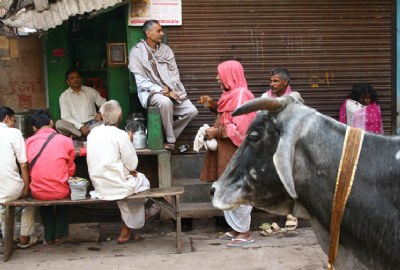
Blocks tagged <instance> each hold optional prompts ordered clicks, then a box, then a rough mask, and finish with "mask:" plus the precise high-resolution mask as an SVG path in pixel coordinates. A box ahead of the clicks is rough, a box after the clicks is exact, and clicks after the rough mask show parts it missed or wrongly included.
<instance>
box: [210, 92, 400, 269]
mask: <svg viewBox="0 0 400 270" xmlns="http://www.w3.org/2000/svg"><path fill="white" fill-rule="evenodd" d="M256 110H268V113H259V114H258V116H257V117H256V119H255V120H254V121H253V123H252V124H251V126H250V127H249V130H248V132H247V137H246V139H245V140H244V141H243V143H242V145H241V146H240V148H239V149H238V150H237V151H236V153H235V155H234V156H233V158H232V160H231V161H230V163H229V165H228V167H227V169H226V170H225V172H224V174H223V175H222V176H221V177H220V179H219V180H218V181H217V182H215V183H214V184H213V186H212V188H211V190H210V193H211V195H212V198H213V204H214V206H215V207H217V208H220V209H226V210H229V209H233V208H235V207H236V206H238V205H240V204H250V205H253V206H255V207H258V208H263V209H265V210H267V211H269V212H272V213H277V214H281V215H285V214H288V213H293V214H294V215H296V216H299V217H303V218H308V219H310V223H311V225H312V227H313V230H314V232H315V234H316V237H317V239H318V242H319V243H320V245H321V247H322V248H323V250H324V251H325V252H326V253H327V252H328V244H329V226H330V219H331V210H332V201H333V196H334V192H335V184H336V178H337V174H338V167H339V162H340V158H341V154H342V147H343V140H344V136H345V133H346V126H345V125H343V124H341V123H339V122H337V121H335V120H333V119H332V118H330V117H327V116H325V115H322V114H321V113H319V112H317V111H316V110H314V109H311V108H309V107H307V106H305V105H304V104H302V102H301V101H300V100H299V99H298V98H297V96H296V95H294V96H289V97H283V98H278V99H266V98H264V99H256V100H254V101H250V102H248V103H246V104H244V105H243V106H242V107H240V108H239V109H237V110H236V111H235V115H239V114H244V113H248V112H250V111H256ZM399 268H400V137H389V136H381V135H375V134H372V133H366V134H365V136H364V142H363V145H362V150H361V154H360V158H359V162H358V169H357V171H356V174H355V178H354V183H353V188H352V190H351V193H350V196H349V199H348V202H347V205H346V209H345V212H344V216H343V220H342V225H341V232H340V245H339V253H338V257H337V260H336V263H335V269H374V270H376V269H385V270H387V269H399Z"/></svg>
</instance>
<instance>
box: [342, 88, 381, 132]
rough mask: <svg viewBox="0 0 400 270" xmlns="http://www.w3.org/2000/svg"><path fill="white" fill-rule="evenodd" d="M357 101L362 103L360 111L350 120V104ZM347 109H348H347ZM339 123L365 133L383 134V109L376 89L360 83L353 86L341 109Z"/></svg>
mask: <svg viewBox="0 0 400 270" xmlns="http://www.w3.org/2000/svg"><path fill="white" fill-rule="evenodd" d="M352 101H356V102H359V103H361V105H362V106H360V110H358V111H356V112H355V113H354V115H353V119H354V120H352V121H351V120H350V119H349V116H348V115H347V111H348V107H349V104H348V102H352ZM346 108H347V109H346ZM339 121H340V122H341V123H344V124H347V125H351V126H355V127H359V128H362V129H363V130H365V131H369V132H373V133H376V134H383V126H382V115H381V108H380V106H379V104H378V94H377V93H376V91H375V90H374V88H373V87H372V86H371V85H369V84H366V83H359V84H355V85H354V86H353V89H352V91H351V93H350V95H349V96H348V97H347V98H346V100H345V101H344V102H343V104H342V106H341V107H340V112H339Z"/></svg>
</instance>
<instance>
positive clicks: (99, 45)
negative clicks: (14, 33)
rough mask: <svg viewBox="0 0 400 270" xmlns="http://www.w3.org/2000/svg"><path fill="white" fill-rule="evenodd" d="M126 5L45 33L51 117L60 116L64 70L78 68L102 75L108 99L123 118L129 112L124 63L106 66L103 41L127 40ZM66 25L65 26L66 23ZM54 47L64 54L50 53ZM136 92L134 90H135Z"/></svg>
mask: <svg viewBox="0 0 400 270" xmlns="http://www.w3.org/2000/svg"><path fill="white" fill-rule="evenodd" d="M125 8H126V7H120V8H118V9H114V10H111V11H109V12H106V13H103V14H101V15H99V16H97V17H94V18H92V19H81V20H75V22H74V24H75V25H74V27H75V31H72V30H71V28H72V25H73V23H72V20H74V19H71V20H70V21H69V24H68V23H64V24H63V25H62V26H60V27H57V28H56V29H54V30H53V31H52V32H50V33H49V35H48V38H47V42H46V50H47V64H48V78H47V79H48V85H49V106H50V112H51V114H52V117H53V119H54V120H58V119H59V118H60V107H59V102H58V99H59V96H60V95H61V93H62V92H63V91H64V90H65V89H66V88H67V84H66V83H65V77H64V76H65V72H66V71H67V69H68V68H70V67H75V68H78V70H79V71H80V73H81V76H82V78H83V79H84V80H85V79H86V78H93V77H98V78H102V80H103V84H104V85H103V86H104V87H105V88H106V89H107V93H108V99H115V100H117V101H118V102H119V103H120V104H121V107H122V111H123V121H122V122H121V126H120V127H121V128H123V127H124V126H125V119H126V116H127V115H128V113H129V112H131V111H132V110H131V102H130V100H131V96H130V92H131V91H130V80H129V71H128V68H127V66H118V67H107V66H106V65H105V64H104V63H105V61H106V59H107V42H127V31H126V25H127V24H126V21H127V19H126V15H127V13H126V11H125ZM68 26H69V27H68ZM55 49H64V51H65V56H64V57H56V56H54V53H53V52H54V50H55ZM135 96H136V93H135Z"/></svg>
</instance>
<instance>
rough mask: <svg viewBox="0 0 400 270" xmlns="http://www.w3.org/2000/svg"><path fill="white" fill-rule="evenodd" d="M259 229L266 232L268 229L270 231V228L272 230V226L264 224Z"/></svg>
mask: <svg viewBox="0 0 400 270" xmlns="http://www.w3.org/2000/svg"><path fill="white" fill-rule="evenodd" d="M258 228H260V229H261V230H263V231H264V230H266V229H269V228H271V224H269V223H263V224H261V225H260V226H258Z"/></svg>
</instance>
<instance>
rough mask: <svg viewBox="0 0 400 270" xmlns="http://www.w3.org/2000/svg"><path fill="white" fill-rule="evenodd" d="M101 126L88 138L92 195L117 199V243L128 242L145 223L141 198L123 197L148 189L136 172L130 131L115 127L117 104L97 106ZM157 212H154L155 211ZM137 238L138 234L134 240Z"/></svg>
mask: <svg viewBox="0 0 400 270" xmlns="http://www.w3.org/2000/svg"><path fill="white" fill-rule="evenodd" d="M100 113H101V115H102V117H103V122H104V125H100V126H98V127H96V128H94V129H93V130H92V131H91V132H90V134H89V136H88V141H87V164H88V170H89V176H90V179H91V180H92V184H93V186H94V188H95V191H94V192H92V195H94V196H95V197H97V198H99V199H102V200H109V201H113V200H119V201H118V202H117V203H118V207H119V209H120V211H121V217H122V220H123V226H122V230H121V233H120V235H119V237H118V240H117V242H118V244H123V243H126V242H127V241H129V239H130V237H131V231H130V229H139V228H142V227H143V225H144V223H145V208H144V201H140V200H130V201H126V200H123V199H124V198H125V197H128V196H130V195H132V194H135V193H138V192H141V191H144V190H147V189H149V188H150V183H149V180H148V179H147V178H146V176H144V174H142V173H139V172H136V167H137V165H138V158H137V155H136V152H135V148H134V147H133V144H132V139H133V137H132V132H130V133H129V135H128V133H126V132H125V131H123V130H121V129H118V124H119V122H120V121H121V119H122V110H121V107H120V105H119V103H118V102H117V101H115V100H110V101H108V102H106V103H104V104H103V105H102V106H101V107H100ZM152 214H153V215H154V214H157V211H156V212H155V213H152ZM138 238H140V237H139V236H138V235H136V236H135V239H138Z"/></svg>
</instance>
